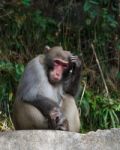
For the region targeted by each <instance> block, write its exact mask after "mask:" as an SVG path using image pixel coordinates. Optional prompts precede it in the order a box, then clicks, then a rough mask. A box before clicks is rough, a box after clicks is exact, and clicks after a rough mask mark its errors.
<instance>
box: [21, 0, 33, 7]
mask: <svg viewBox="0 0 120 150" xmlns="http://www.w3.org/2000/svg"><path fill="white" fill-rule="evenodd" d="M30 2H31V0H22V3H23V5H25V6H29V5H30Z"/></svg>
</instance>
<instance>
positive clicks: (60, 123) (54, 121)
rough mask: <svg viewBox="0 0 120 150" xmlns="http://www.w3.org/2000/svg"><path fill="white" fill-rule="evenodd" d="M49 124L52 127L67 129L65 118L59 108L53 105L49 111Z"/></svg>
mask: <svg viewBox="0 0 120 150" xmlns="http://www.w3.org/2000/svg"><path fill="white" fill-rule="evenodd" d="M49 123H50V124H49V126H50V128H52V129H56V130H63V131H68V130H69V125H68V121H67V119H66V118H65V117H64V116H63V114H62V112H61V111H60V108H57V107H54V108H53V109H52V110H51V111H50V120H49Z"/></svg>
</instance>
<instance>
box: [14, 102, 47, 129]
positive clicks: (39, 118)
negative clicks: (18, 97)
mask: <svg viewBox="0 0 120 150" xmlns="http://www.w3.org/2000/svg"><path fill="white" fill-rule="evenodd" d="M12 120H13V124H14V126H15V129H16V130H22V129H47V128H48V122H47V120H46V118H45V117H44V116H43V115H42V113H41V112H40V111H39V110H37V109H36V108H35V107H33V106H32V105H29V104H26V103H24V102H22V101H15V103H14V105H13V117H12Z"/></svg>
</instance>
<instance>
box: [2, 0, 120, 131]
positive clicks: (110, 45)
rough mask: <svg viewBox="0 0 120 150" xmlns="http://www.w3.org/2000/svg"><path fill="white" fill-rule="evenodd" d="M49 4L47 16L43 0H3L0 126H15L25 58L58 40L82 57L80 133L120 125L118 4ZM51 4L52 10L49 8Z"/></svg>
mask: <svg viewBox="0 0 120 150" xmlns="http://www.w3.org/2000/svg"><path fill="white" fill-rule="evenodd" d="M45 3H46V4H47V5H43V6H47V10H48V12H49V14H47V13H46V7H41V8H39V7H40V6H41V5H40V4H39V1H38V3H36V2H35V1H31V0H21V1H18V0H14V1H10V2H8V1H7V0H2V1H1V3H0V104H1V107H0V110H1V115H0V116H1V117H0V129H1V130H5V129H9V128H13V127H12V123H11V119H10V114H11V110H12V103H13V101H14V99H15V92H16V87H17V85H18V81H19V79H20V77H21V74H22V72H23V70H24V66H25V64H26V63H27V61H28V60H30V59H31V58H33V57H34V56H35V55H37V54H38V53H42V52H43V49H44V46H45V45H49V46H53V45H60V44H61V45H62V46H63V47H64V48H65V49H68V50H70V51H72V52H73V53H74V54H78V55H81V59H82V61H83V72H82V82H84V83H85V84H82V83H81V85H83V86H82V87H83V88H81V95H80V96H79V98H78V100H77V102H78V107H81V116H82V117H81V125H82V126H81V131H82V132H85V131H89V130H96V129H98V128H101V129H106V128H112V127H120V117H119V115H120V100H119V99H120V92H119V91H120V35H119V31H120V26H119V19H120V18H119V16H120V14H119V13H120V12H119V10H120V8H119V5H118V2H117V1H112V0H85V1H84V2H83V1H68V0H66V1H61V2H58V3H55V5H54V1H53V2H52V3H51V2H49V0H45V1H43V4H45ZM52 6H54V9H53V10H50V8H51V7H52ZM79 6H81V7H79ZM42 8H43V9H42ZM59 10H60V13H59ZM80 10H81V11H80ZM51 11H53V12H52V13H51ZM80 12H82V13H80ZM53 14H56V16H55V15H53ZM59 14H60V15H59ZM74 14H76V15H75V16H76V17H75V16H74ZM59 16H60V17H59ZM61 16H62V17H61ZM79 16H80V17H79Z"/></svg>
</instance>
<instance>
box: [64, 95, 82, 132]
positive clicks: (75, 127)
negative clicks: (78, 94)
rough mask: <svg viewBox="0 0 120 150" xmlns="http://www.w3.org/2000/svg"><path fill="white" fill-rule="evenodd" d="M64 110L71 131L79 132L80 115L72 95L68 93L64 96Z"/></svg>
mask: <svg viewBox="0 0 120 150" xmlns="http://www.w3.org/2000/svg"><path fill="white" fill-rule="evenodd" d="M62 111H63V114H64V115H65V117H66V118H67V120H68V123H69V131H72V132H79V130H80V116H79V112H78V109H77V106H76V103H75V100H74V98H73V97H72V96H70V95H68V94H66V95H64V97H63V102H62Z"/></svg>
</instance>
